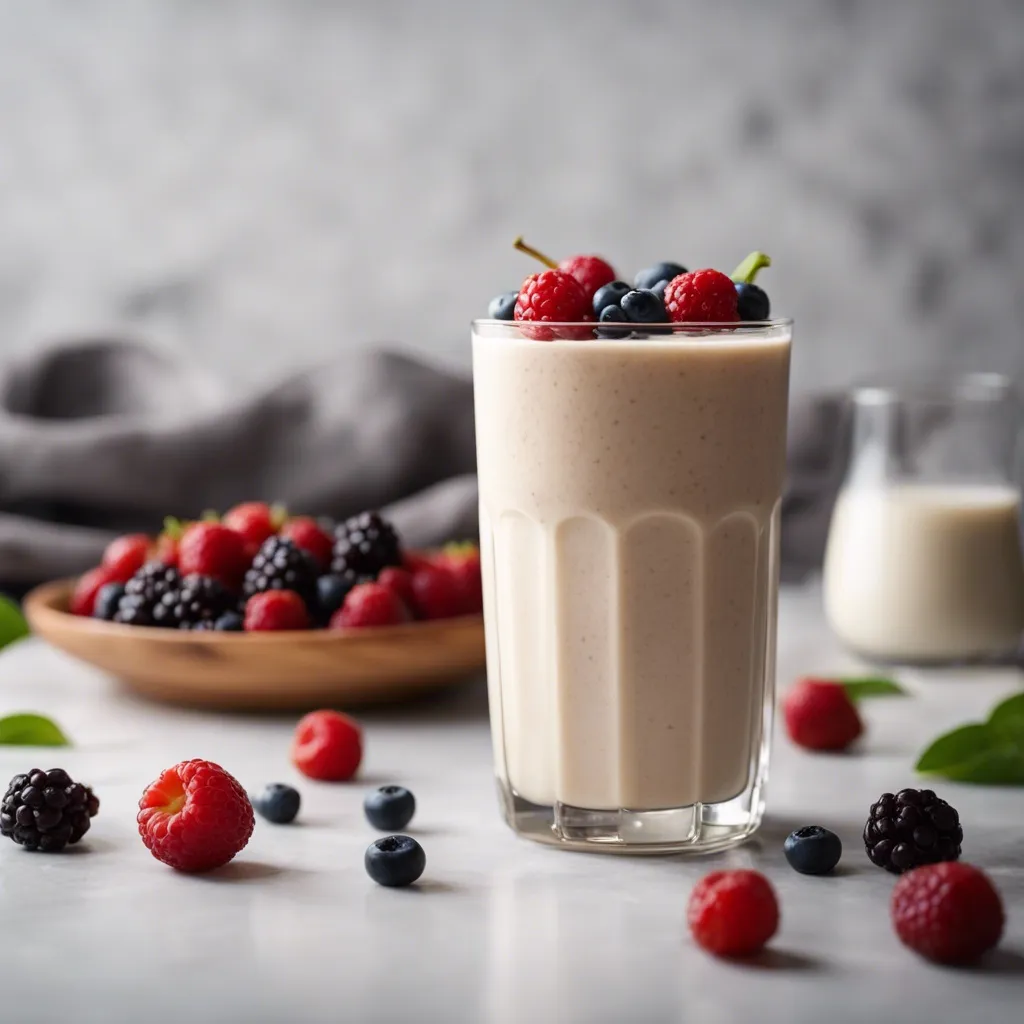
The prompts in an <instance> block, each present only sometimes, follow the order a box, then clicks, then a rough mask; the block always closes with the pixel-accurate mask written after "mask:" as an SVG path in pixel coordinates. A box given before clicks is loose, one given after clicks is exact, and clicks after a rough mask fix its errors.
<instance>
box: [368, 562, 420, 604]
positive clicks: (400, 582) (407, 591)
mask: <svg viewBox="0 0 1024 1024" xmlns="http://www.w3.org/2000/svg"><path fill="white" fill-rule="evenodd" d="M377 582H378V583H379V584H380V585H381V586H382V587H387V588H388V590H390V591H391V593H392V594H394V595H395V597H397V598H398V599H399V600H400V601H401V602H402V604H403V605H405V607H406V609H407V610H408V611H409V612H410V613H411V612H412V609H413V606H414V605H415V603H416V594H415V591H413V589H412V573H411V572H409V570H408V569H396V568H394V567H389V568H387V569H382V570H381V574H380V575H379V576H378V577H377Z"/></svg>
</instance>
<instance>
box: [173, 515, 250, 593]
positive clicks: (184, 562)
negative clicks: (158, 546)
mask: <svg viewBox="0 0 1024 1024" xmlns="http://www.w3.org/2000/svg"><path fill="white" fill-rule="evenodd" d="M251 561H252V559H251V558H250V557H249V554H248V550H247V548H246V542H245V541H244V540H243V539H242V535H241V534H240V533H237V532H236V531H235V530H233V529H231V527H229V526H225V525H224V524H223V523H212V522H200V523H192V524H191V525H190V526H188V527H186V529H185V532H184V533H183V534H182V537H181V542H180V544H179V545H178V569H179V571H180V572H181V575H182V576H189V575H191V574H192V573H196V574H198V575H199V576H212V577H213V578H214V579H215V580H216V581H217V582H218V583H220V584H221V585H222V586H225V587H227V589H228V590H233V591H237V590H238V589H239V588H240V587H241V585H242V577H243V576H245V571H246V569H248V568H249V563H250V562H251Z"/></svg>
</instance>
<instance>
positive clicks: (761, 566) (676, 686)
mask: <svg viewBox="0 0 1024 1024" xmlns="http://www.w3.org/2000/svg"><path fill="white" fill-rule="evenodd" d="M556 331H557V325H556ZM656 331H657V332H656ZM656 331H655V329H652V330H651V332H650V333H646V334H644V333H640V334H639V336H637V335H634V336H632V337H629V338H613V339H601V338H588V339H586V340H578V341H574V340H564V339H559V340H554V341H537V340H533V338H531V337H530V336H529V333H530V328H529V327H528V326H527V325H524V324H520V323H515V322H507V321H477V322H476V323H474V325H473V379H474V386H475V393H476V431H477V458H478V465H479V479H480V533H481V544H480V548H481V557H482V563H483V579H484V611H485V621H486V630H487V661H488V685H489V696H490V714H491V726H492V735H493V741H494V759H495V772H496V775H497V778H498V783H499V788H500V792H501V801H502V806H503V810H504V814H505V817H506V820H507V821H508V823H509V825H510V826H511V827H512V828H513V829H514V830H515V831H516V832H519V833H521V834H523V835H526V836H528V837H530V838H533V839H537V840H540V841H544V842H549V843H554V844H559V845H564V846H569V847H576V848H584V849H608V850H620V851H626V852H668V851H683V850H693V851H707V850H712V849H718V848H722V847H725V846H728V845H731V844H733V843H736V842H739V841H741V840H742V839H744V838H745V837H747V836H748V835H750V834H751V833H752V832H753V831H754V830H755V829H756V828H757V826H758V824H759V822H760V818H761V814H762V811H763V789H764V782H765V775H766V770H767V764H768V744H769V739H770V732H771V713H772V703H773V687H774V667H775V665H774V662H775V652H774V643H775V624H776V595H777V588H778V582H777V581H778V542H779V507H780V499H781V494H782V483H783V472H784V463H785V439H786V411H787V396H788V381H789V356H790V338H791V323H790V322H789V321H786V320H776V321H769V322H763V323H753V324H751V323H742V324H731V325H711V324H674V325H671V326H659V327H658V328H657V329H656Z"/></svg>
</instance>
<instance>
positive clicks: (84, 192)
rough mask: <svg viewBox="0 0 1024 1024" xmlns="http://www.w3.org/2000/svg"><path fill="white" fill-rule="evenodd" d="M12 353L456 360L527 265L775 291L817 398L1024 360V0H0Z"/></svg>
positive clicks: (2, 174) (4, 253)
mask: <svg viewBox="0 0 1024 1024" xmlns="http://www.w3.org/2000/svg"><path fill="white" fill-rule="evenodd" d="M0 113H2V116H0V357H6V356H7V355H8V354H10V353H12V352H15V351H23V350H25V349H28V348H31V347H32V346H36V345H39V344H42V343H44V342H45V341H47V340H49V339H53V338H55V337H60V336H63V335H66V334H80V333H83V332H93V331H109V330H115V331H118V332H127V333H129V334H131V335H135V336H140V337H144V338H148V339H152V340H153V341H154V342H155V343H157V344H159V345H162V346H167V347H170V348H174V349H178V350H181V351H183V352H186V353H189V354H190V355H191V356H192V357H193V358H194V361H195V362H196V363H197V364H198V365H200V366H203V367H205V368H208V369H210V370H211V371H213V372H215V373H218V374H221V375H223V376H225V377H226V378H228V379H229V380H230V381H232V382H233V383H234V385H235V386H237V387H244V386H246V385H249V384H252V383H256V382H262V381H265V380H269V379H271V378H273V377H275V376H278V375H280V374H281V373H283V372H286V371H287V370H289V369H291V368H297V367H300V366H305V365H307V364H310V363H312V362H315V361H317V360H321V359H324V358H328V357H331V356H332V355H334V354H337V353H344V352H345V351H346V350H349V349H351V348H352V347H354V346H365V345H373V344H392V345H396V346H399V347H401V348H404V349H407V350H411V351H415V352H419V353H423V354H426V355H427V356H429V357H432V358H435V359H438V360H442V361H445V362H447V363H450V364H454V365H458V366H468V361H469V346H468V337H467V335H468V328H467V324H468V321H469V320H470V319H471V318H472V317H473V316H475V315H482V314H483V312H484V310H485V308H486V303H487V300H488V299H489V298H490V297H491V295H492V294H493V293H496V292H498V291H503V290H506V289H507V288H511V287H514V286H516V285H518V283H519V280H520V279H521V278H522V276H524V275H525V274H526V273H528V272H532V271H531V267H530V265H529V261H527V260H526V259H525V258H524V257H522V256H520V255H519V254H517V253H515V252H513V251H512V249H511V245H510V243H511V240H512V238H513V237H514V236H515V235H516V234H519V233H523V234H525V235H526V237H527V238H528V239H529V240H530V241H532V242H534V243H535V244H536V245H538V246H539V247H541V248H545V249H548V250H550V251H551V252H552V253H554V254H555V255H558V256H561V255H567V254H570V253H572V252H578V251H595V252H599V253H602V254H605V255H607V256H608V257H610V258H611V259H612V260H613V261H614V262H615V264H616V265H617V266H618V267H619V268H620V272H621V273H623V274H630V275H631V274H632V272H633V271H634V270H635V269H636V268H638V267H640V266H642V265H645V264H647V263H650V262H654V261H655V260H659V259H677V260H680V261H682V262H685V263H687V264H688V265H689V266H691V267H692V266H696V265H717V266H719V267H721V268H722V269H723V270H726V271H729V270H731V269H732V268H733V266H734V265H735V264H736V263H737V262H738V261H739V260H740V258H741V257H743V256H744V255H745V254H746V253H747V252H748V251H749V250H751V249H754V248H761V249H764V250H766V251H767V252H769V253H771V255H772V256H773V258H774V261H775V265H774V266H773V267H772V268H771V269H770V270H769V271H768V272H767V273H766V274H765V276H764V279H763V283H764V285H765V286H766V287H767V288H768V289H769V290H770V292H771V295H772V298H773V303H774V309H775V311H776V312H777V313H779V314H789V315H792V316H794V317H796V319H797V322H798V334H797V340H798V347H797V352H796V362H795V367H794V384H795V387H796V389H797V390H798V391H807V390H809V389H816V388H824V387H834V386H837V385H843V384H846V383H849V382H851V381H853V380H855V379H857V378H858V377H862V376H863V375H864V374H865V373H867V372H870V371H879V370H881V371H886V372H889V371H892V372H895V371H897V370H899V371H905V370H908V369H909V370H911V371H912V372H918V371H920V370H921V369H923V368H924V367H928V366H941V367H944V368H945V367H948V368H970V369H1002V370H1006V371H1009V372H1011V373H1014V374H1017V375H1020V374H1022V373H1024V337H1022V334H1024V330H1022V324H1024V315H1022V314H1024V290H1022V288H1021V278H1022V270H1024V4H1022V3H1021V2H1019V0H1006V2H999V0H974V2H972V3H966V2H952V0H950V2H941V0H900V2H898V3H889V2H870V0H859V2H858V0H830V2H825V0H822V2H817V3H814V2H810V0H808V2H802V0H785V2H775V3H769V2H749V3H742V2H722V0H717V2H710V0H700V2H689V0H648V2H639V0H634V2H631V3H611V2H609V3H602V2H596V0H595V2H587V0H572V2H555V0H552V2H548V3H544V2H535V0H517V2H514V3H498V2H487V0H479V2H472V0H466V2H464V3H454V2H447V3H446V2H440V0H439V2H419V3H417V2H413V0H406V2H387V0H374V2H372V3H366V2H363V3H346V2H341V0H338V2H328V0H321V2H315V0H276V2H271V0H249V2H244V3H243V2H209V0H147V2H143V0H122V2H116V0H32V2H25V0H21V2H9V0H0Z"/></svg>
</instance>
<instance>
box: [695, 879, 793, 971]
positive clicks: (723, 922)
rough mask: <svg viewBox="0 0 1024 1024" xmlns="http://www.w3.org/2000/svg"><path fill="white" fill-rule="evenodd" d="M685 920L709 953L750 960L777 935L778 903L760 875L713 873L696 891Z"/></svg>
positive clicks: (769, 886) (701, 881) (703, 880)
mask: <svg viewBox="0 0 1024 1024" xmlns="http://www.w3.org/2000/svg"><path fill="white" fill-rule="evenodd" d="M686 917H687V921H688V923H689V925H690V931H691V933H692V934H693V937H694V938H695V939H696V940H697V942H698V943H699V944H700V945H701V946H703V947H704V949H706V950H707V951H708V952H709V953H714V954H715V956H749V955H750V954H752V953H756V952H758V951H759V950H760V949H761V948H762V947H763V946H764V945H765V943H767V942H768V940H769V939H770V938H771V937H772V936H773V935H774V934H775V933H776V931H778V927H779V903H778V900H777V899H776V898H775V890H774V889H773V888H772V886H771V883H770V882H769V881H768V879H767V878H765V877H764V875H762V874H759V873H758V872H757V871H712V872H711V874H710V875H705V876H704V877H703V878H702V879H701V880H700V881H699V882H698V883H697V884H696V885H695V886H694V887H693V892H691V893H690V902H689V906H688V907H687V912H686Z"/></svg>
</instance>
